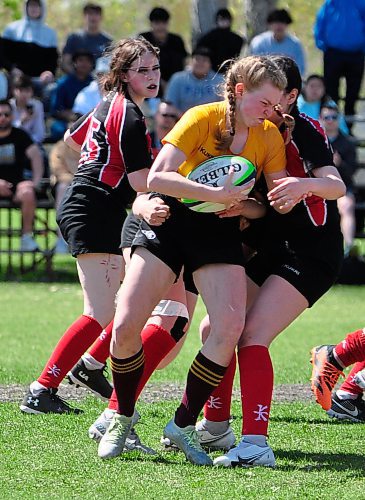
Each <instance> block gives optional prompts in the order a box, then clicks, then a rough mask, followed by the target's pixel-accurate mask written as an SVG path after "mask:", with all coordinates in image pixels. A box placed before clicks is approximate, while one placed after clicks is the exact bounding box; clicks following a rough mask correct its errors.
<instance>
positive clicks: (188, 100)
mask: <svg viewBox="0 0 365 500" xmlns="http://www.w3.org/2000/svg"><path fill="white" fill-rule="evenodd" d="M222 83H223V76H222V75H221V74H219V73H216V72H214V71H213V70H212V56H211V52H210V50H209V49H208V48H206V47H197V48H196V49H194V50H193V54H192V60H191V66H190V67H189V68H187V69H186V70H184V71H179V72H178V73H175V74H174V75H173V76H172V77H171V80H170V82H169V84H168V86H167V89H166V94H165V98H166V100H167V101H170V102H171V103H172V104H173V105H174V106H175V107H176V108H177V109H178V110H179V111H180V112H181V113H184V112H185V111H186V110H187V109H190V108H192V107H193V106H198V105H199V104H206V103H208V102H215V101H221V100H222V99H223V96H222V95H221V93H220V90H219V87H220V84H222Z"/></svg>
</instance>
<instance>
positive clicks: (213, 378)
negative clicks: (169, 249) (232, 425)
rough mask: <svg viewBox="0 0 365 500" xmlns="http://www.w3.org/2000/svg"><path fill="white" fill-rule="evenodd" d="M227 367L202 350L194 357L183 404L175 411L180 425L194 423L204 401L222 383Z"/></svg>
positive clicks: (176, 419) (176, 421)
mask: <svg viewBox="0 0 365 500" xmlns="http://www.w3.org/2000/svg"><path fill="white" fill-rule="evenodd" d="M226 370H227V367H225V366H221V365H218V364H217V363H214V361H211V360H210V359H208V358H206V357H205V356H204V354H202V353H201V352H199V353H198V355H197V356H196V358H195V359H194V361H193V363H192V365H191V367H190V370H189V373H188V377H187V382H186V388H185V393H184V396H183V399H182V401H181V405H180V406H179V408H178V409H177V410H176V413H175V423H176V425H177V426H179V427H186V426H187V425H194V424H195V423H196V421H197V419H198V416H199V413H200V411H201V410H202V408H203V406H204V403H205V402H206V401H207V399H208V398H209V396H210V395H211V393H212V392H213V390H214V389H215V388H216V387H218V385H219V384H220V382H221V380H222V378H223V376H224V374H225V372H226Z"/></svg>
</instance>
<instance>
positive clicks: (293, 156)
mask: <svg viewBox="0 0 365 500" xmlns="http://www.w3.org/2000/svg"><path fill="white" fill-rule="evenodd" d="M304 117H305V115H304ZM308 121H310V120H308ZM313 121H315V120H313ZM312 125H313V126H314V124H313V123H312ZM286 159H287V161H286V170H287V172H288V174H289V175H290V176H293V177H311V175H309V173H308V170H307V169H306V167H305V163H304V161H303V158H301V156H300V153H299V150H298V148H297V146H296V144H295V143H294V141H293V140H291V142H290V143H289V144H288V145H287V146H286ZM303 203H304V206H305V207H306V209H307V212H308V216H309V218H310V220H311V221H312V222H313V224H314V225H315V226H324V225H325V224H326V221H327V203H326V200H325V199H324V198H321V197H320V196H316V195H312V196H309V197H308V198H306V199H305V200H304V202H303Z"/></svg>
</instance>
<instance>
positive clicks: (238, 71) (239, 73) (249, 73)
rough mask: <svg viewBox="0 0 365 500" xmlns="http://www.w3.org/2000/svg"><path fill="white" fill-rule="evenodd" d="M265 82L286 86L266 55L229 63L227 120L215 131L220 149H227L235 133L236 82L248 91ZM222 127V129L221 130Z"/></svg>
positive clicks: (281, 88)
mask: <svg viewBox="0 0 365 500" xmlns="http://www.w3.org/2000/svg"><path fill="white" fill-rule="evenodd" d="M265 82H270V83H271V84H272V85H273V86H274V87H277V88H278V89H279V90H284V89H285V87H286V78H285V75H284V73H283V71H281V69H280V68H279V67H278V65H277V64H276V63H274V62H273V61H272V59H270V57H267V56H248V57H243V58H240V59H237V60H236V61H234V62H233V63H232V64H231V67H230V68H229V69H228V71H227V74H226V77H225V88H224V96H225V99H226V100H227V104H228V106H227V112H228V116H227V122H228V128H227V126H226V124H224V127H222V124H220V126H218V127H217V129H216V131H215V138H216V145H217V148H218V149H219V150H220V151H225V150H227V149H229V147H230V145H231V144H232V141H233V137H234V135H235V133H236V93H235V88H236V85H237V83H243V85H244V87H245V90H247V91H248V92H250V91H251V90H254V89H256V88H258V87H260V85H262V84H263V83H265ZM222 128H223V131H222Z"/></svg>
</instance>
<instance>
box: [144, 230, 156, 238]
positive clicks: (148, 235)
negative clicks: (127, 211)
mask: <svg viewBox="0 0 365 500" xmlns="http://www.w3.org/2000/svg"><path fill="white" fill-rule="evenodd" d="M141 233H143V234H144V235H145V236H146V238H147V239H148V240H154V239H155V238H156V234H155V233H154V232H153V231H146V230H145V229H141Z"/></svg>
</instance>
